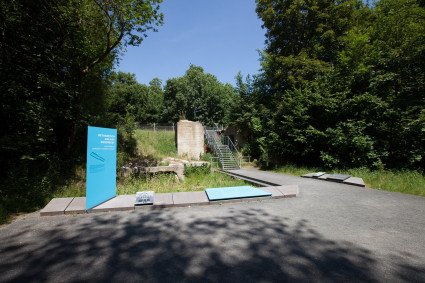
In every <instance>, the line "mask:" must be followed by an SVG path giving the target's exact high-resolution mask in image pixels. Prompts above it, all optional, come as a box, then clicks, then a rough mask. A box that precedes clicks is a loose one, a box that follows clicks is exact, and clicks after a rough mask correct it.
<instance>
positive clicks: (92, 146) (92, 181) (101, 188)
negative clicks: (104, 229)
mask: <svg viewBox="0 0 425 283" xmlns="http://www.w3.org/2000/svg"><path fill="white" fill-rule="evenodd" d="M116 170H117V130H116V129H109V128H99V127H91V126H89V127H88V134H87V168H86V210H88V209H91V208H93V207H95V206H98V205H99V204H101V203H103V202H105V201H107V200H109V199H111V198H113V197H115V196H116V194H117V189H116V182H117V181H116V172H117V171H116Z"/></svg>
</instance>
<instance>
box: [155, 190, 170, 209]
mask: <svg viewBox="0 0 425 283" xmlns="http://www.w3.org/2000/svg"><path fill="white" fill-rule="evenodd" d="M153 205H155V206H162V207H165V206H172V205H174V201H173V194H172V193H166V194H155V199H154V202H153Z"/></svg>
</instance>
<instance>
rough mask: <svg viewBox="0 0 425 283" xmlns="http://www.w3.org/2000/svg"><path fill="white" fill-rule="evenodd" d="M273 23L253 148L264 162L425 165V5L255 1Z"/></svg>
mask: <svg viewBox="0 0 425 283" xmlns="http://www.w3.org/2000/svg"><path fill="white" fill-rule="evenodd" d="M257 13H258V16H259V17H260V18H261V19H262V20H263V22H264V25H263V27H264V28H265V29H266V48H265V50H264V51H263V54H262V72H261V73H260V74H258V75H256V77H255V79H254V83H253V84H252V85H251V89H252V90H251V91H250V94H249V100H250V101H251V102H249V104H246V103H245V105H247V106H249V107H251V111H250V114H249V115H244V116H239V117H236V118H237V119H236V120H235V121H236V122H237V123H239V125H241V126H246V125H248V126H249V130H247V132H249V133H250V134H251V135H252V139H251V143H250V144H249V150H250V151H251V153H252V154H253V155H254V156H256V157H258V158H260V160H262V161H263V162H264V163H267V164H269V165H270V164H284V163H295V164H304V165H305V164H307V165H316V166H326V167H332V168H335V167H361V166H365V167H369V168H414V169H420V168H422V169H423V168H425V154H424V152H425V139H424V133H425V123H424V122H425V121H424V109H425V97H424V93H425V92H424V82H425V81H424V62H425V60H424V59H425V58H424V48H425V45H424V42H425V40H424V39H425V38H424V36H425V32H424V31H425V30H424V29H425V28H424V27H425V16H424V15H425V14H424V13H425V9H424V5H423V3H421V2H419V1H415V0H402V1H396V0H381V1H377V2H376V3H375V5H373V6H367V5H365V4H364V3H363V2H361V1H351V0H346V1H333V0H329V1H327V0H324V1H317V0H303V1H298V0H297V1H295V0H257Z"/></svg>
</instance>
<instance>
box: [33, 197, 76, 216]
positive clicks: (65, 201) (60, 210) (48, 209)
mask: <svg viewBox="0 0 425 283" xmlns="http://www.w3.org/2000/svg"><path fill="white" fill-rule="evenodd" d="M73 199H74V198H54V199H52V200H51V201H50V202H49V203H48V204H47V205H46V206H45V207H44V208H43V209H42V210H40V216H52V215H60V214H64V213H65V209H66V208H67V207H68V205H69V204H70V203H71V202H72V200H73Z"/></svg>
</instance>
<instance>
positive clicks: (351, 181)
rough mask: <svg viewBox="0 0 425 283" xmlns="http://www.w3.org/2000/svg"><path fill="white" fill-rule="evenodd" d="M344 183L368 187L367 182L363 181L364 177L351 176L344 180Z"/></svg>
mask: <svg viewBox="0 0 425 283" xmlns="http://www.w3.org/2000/svg"><path fill="white" fill-rule="evenodd" d="M343 183H344V184H348V185H354V186H359V187H366V185H365V183H364V182H363V179H362V178H359V177H350V178H348V179H346V180H344V181H343Z"/></svg>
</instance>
